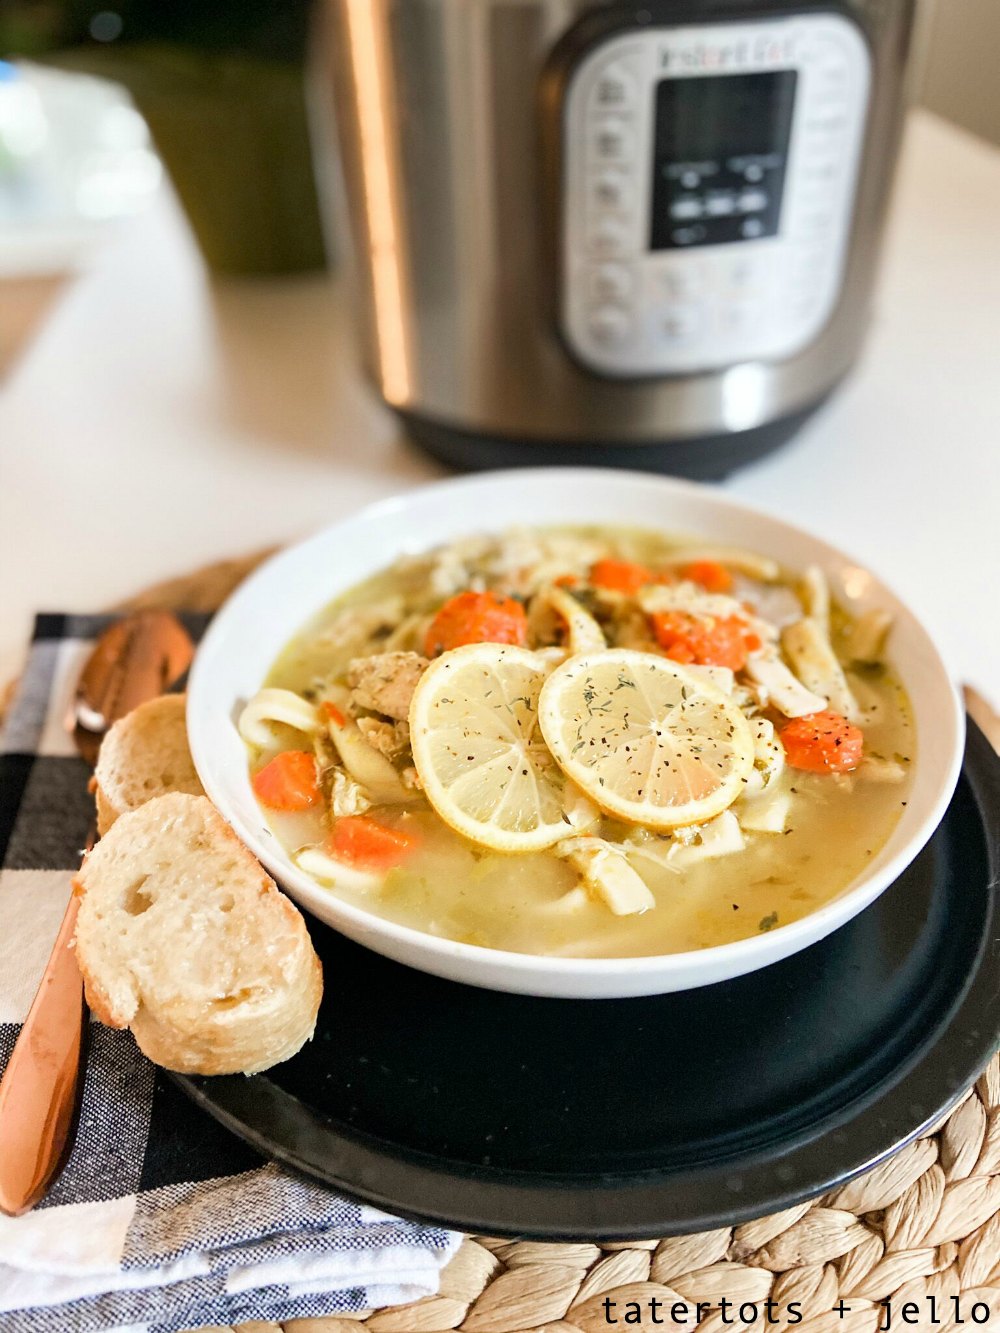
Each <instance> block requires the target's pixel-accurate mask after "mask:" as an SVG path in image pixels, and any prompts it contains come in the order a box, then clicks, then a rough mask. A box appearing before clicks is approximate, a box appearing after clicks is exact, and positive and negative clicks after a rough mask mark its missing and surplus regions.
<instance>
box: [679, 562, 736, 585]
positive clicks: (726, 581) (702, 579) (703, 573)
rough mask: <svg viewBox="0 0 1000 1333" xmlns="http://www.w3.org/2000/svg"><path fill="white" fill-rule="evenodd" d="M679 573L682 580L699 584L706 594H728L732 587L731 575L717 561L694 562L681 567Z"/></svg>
mask: <svg viewBox="0 0 1000 1333" xmlns="http://www.w3.org/2000/svg"><path fill="white" fill-rule="evenodd" d="M679 573H680V576H681V578H682V579H689V580H690V581H691V582H692V583H700V584H701V586H702V587H703V588H704V589H705V590H706V591H707V592H728V591H729V590H730V588H731V587H732V586H733V576H732V574H730V572H729V570H728V569H727V568H726V567H725V565H722V564H720V563H719V561H718V560H694V561H692V563H691V564H690V565H682V566H681V568H680V570H679Z"/></svg>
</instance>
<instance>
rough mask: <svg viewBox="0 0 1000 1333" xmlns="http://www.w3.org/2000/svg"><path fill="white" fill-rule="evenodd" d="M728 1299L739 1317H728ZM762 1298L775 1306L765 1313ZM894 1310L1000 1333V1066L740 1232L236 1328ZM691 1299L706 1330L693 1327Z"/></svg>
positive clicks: (847, 1330)
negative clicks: (878, 1159)
mask: <svg viewBox="0 0 1000 1333" xmlns="http://www.w3.org/2000/svg"><path fill="white" fill-rule="evenodd" d="M261 558H262V557H261V556H256V557H251V558H247V559H244V560H237V561H224V562H222V563H220V564H216V565H212V566H210V567H208V568H206V569H203V570H200V571H198V572H197V573H195V574H192V575H188V576H186V577H183V578H179V579H174V580H171V581H170V582H169V583H164V584H160V585H159V586H158V587H156V588H152V589H149V590H148V591H147V592H145V593H143V594H142V595H141V596H139V597H137V598H134V599H132V600H131V601H130V602H129V603H128V604H127V605H128V606H129V607H130V608H131V607H135V606H170V607H174V608H187V609H193V610H203V611H211V610H214V609H215V608H216V607H217V606H218V605H219V603H220V602H221V601H222V600H223V599H224V598H225V597H226V596H227V595H228V593H229V592H231V591H232V589H233V588H234V587H235V586H236V584H237V583H238V582H239V581H240V579H241V578H243V577H244V576H245V575H246V574H247V573H249V571H250V570H251V569H252V568H253V567H254V565H255V564H256V563H257V561H258V560H259V559H261ZM654 1297H655V1298H657V1300H658V1302H659V1304H658V1305H656V1306H654V1305H653V1304H652V1303H651V1302H652V1300H653V1298H654ZM723 1298H725V1299H726V1300H727V1301H730V1302H732V1306H733V1308H732V1309H729V1310H724V1309H723V1308H722V1305H721V1302H722V1300H723ZM931 1298H933V1301H932V1299H931ZM606 1300H610V1301H611V1302H612V1304H611V1306H610V1307H606V1305H605V1301H606ZM768 1300H770V1301H773V1302H774V1305H773V1306H772V1307H771V1308H770V1311H769V1312H768V1311H766V1307H765V1306H764V1302H765V1301H768ZM886 1300H889V1301H890V1302H891V1306H892V1308H893V1310H894V1311H895V1312H896V1313H895V1316H894V1323H893V1329H897V1330H906V1329H911V1328H912V1329H918V1330H921V1333H924V1331H926V1333H931V1330H935V1331H936V1333H940V1331H941V1330H947V1329H949V1328H951V1327H953V1326H957V1325H959V1324H960V1323H961V1322H962V1321H964V1322H965V1323H966V1324H967V1325H968V1328H969V1329H970V1330H975V1329H976V1328H982V1329H985V1330H987V1333H1000V1055H997V1056H994V1058H993V1060H992V1061H991V1063H990V1065H989V1066H988V1068H987V1069H986V1071H985V1072H984V1073H983V1075H982V1076H981V1077H980V1078H979V1079H978V1081H977V1082H976V1084H975V1086H974V1087H972V1088H970V1089H969V1090H968V1092H967V1093H966V1095H965V1097H964V1098H963V1099H962V1101H961V1102H960V1103H959V1105H958V1106H956V1107H955V1108H954V1109H953V1110H952V1111H951V1112H950V1113H949V1115H947V1116H946V1117H944V1118H943V1119H942V1121H941V1122H940V1123H939V1124H938V1125H937V1126H935V1127H934V1128H932V1130H931V1131H929V1132H928V1133H927V1134H926V1135H925V1136H924V1137H922V1138H920V1139H918V1140H916V1141H915V1142H913V1143H911V1144H910V1145H909V1146H908V1147H906V1148H904V1149H902V1151H900V1152H899V1153H897V1154H896V1155H895V1156H894V1157H892V1158H891V1159H890V1160H889V1161H887V1162H885V1163H883V1164H882V1165H881V1166H880V1167H878V1168H876V1170H874V1171H872V1172H870V1173H868V1174H867V1175H864V1176H860V1177H859V1178H858V1179H856V1180H853V1181H851V1182H850V1183H849V1184H847V1185H845V1186H843V1187H842V1188H841V1189H838V1190H835V1191H834V1192H833V1193H832V1194H828V1195H826V1196H824V1197H822V1198H820V1199H815V1200H812V1201H811V1202H809V1203H803V1204H798V1205H797V1206H796V1207H794V1208H789V1209H786V1210H785V1211H783V1212H780V1213H774V1214H772V1215H771V1216H769V1217H762V1218H760V1219H758V1220H757V1221H754V1222H747V1223H744V1224H743V1225H742V1226H738V1227H722V1228H720V1229H719V1230H716V1231H707V1232H702V1233H700V1234H697V1235H689V1236H672V1237H668V1238H667V1239H665V1240H648V1241H632V1242H627V1243H615V1244H604V1245H593V1244H557V1243H552V1242H536V1241H509V1240H498V1239H495V1238H491V1237H488V1236H470V1237H468V1238H467V1239H466V1240H465V1242H464V1243H463V1245H462V1247H461V1249H460V1250H459V1252H458V1254H457V1255H456V1256H455V1258H454V1259H453V1260H452V1261H451V1263H450V1264H449V1265H448V1266H447V1268H445V1270H444V1271H443V1273H442V1274H441V1288H440V1291H439V1293H438V1295H437V1296H431V1297H428V1298H426V1299H424V1300H421V1301H417V1302H415V1303H413V1304H411V1305H401V1306H394V1307H392V1308H391V1309H387V1310H378V1311H375V1312H374V1313H367V1314H365V1313H362V1314H357V1315H352V1316H350V1317H349V1318H344V1317H340V1318H335V1319H334V1318H331V1319H298V1320H293V1321H291V1322H289V1323H286V1324H284V1325H280V1326H279V1325H278V1324H275V1323H270V1322H267V1321H256V1322H251V1323H245V1324H240V1325H239V1326H238V1328H239V1330H240V1333H274V1331H275V1330H277V1329H279V1327H281V1328H284V1329H285V1330H289V1331H290V1333H360V1330H361V1329H367V1330H369V1331H370V1333H447V1330H452V1329H461V1330H462V1331H463V1333H609V1330H614V1329H621V1330H626V1329H643V1330H649V1329H652V1328H657V1329H663V1328H673V1329H675V1330H676V1329H684V1330H686V1331H687V1333H692V1331H693V1330H694V1329H695V1328H697V1333H729V1330H734V1333H744V1330H745V1329H746V1327H747V1326H748V1325H747V1324H744V1323H740V1322H736V1321H737V1318H738V1316H737V1311H738V1308H739V1306H740V1305H742V1304H743V1303H745V1302H746V1303H749V1304H751V1305H754V1306H755V1307H756V1309H757V1315H758V1317H757V1319H756V1322H754V1323H753V1324H752V1325H750V1327H752V1328H753V1329H754V1330H764V1331H765V1333H768V1331H769V1330H775V1331H776V1333H784V1330H786V1329H789V1328H792V1327H797V1329H799V1330H800V1331H801V1333H877V1330H878V1328H879V1326H880V1325H882V1324H884V1321H885V1312H884V1310H883V1308H882V1305H881V1302H883V1301H886ZM698 1302H702V1303H703V1305H702V1310H701V1313H702V1314H703V1315H704V1316H705V1317H704V1318H702V1319H701V1321H700V1322H699V1323H696V1315H695V1310H694V1307H695V1306H696V1304H697V1303H698ZM793 1302H794V1303H795V1305H794V1306H793ZM907 1302H913V1306H912V1307H908V1308H909V1319H908V1320H907V1321H906V1322H904V1321H903V1319H902V1317H901V1315H900V1311H901V1310H902V1307H903V1306H904V1304H906V1303H907ZM677 1303H681V1304H685V1303H686V1304H688V1305H690V1306H691V1312H690V1317H689V1322H683V1320H682V1318H681V1317H679V1316H678V1314H677V1313H676V1312H673V1307H674V1306H675V1305H676V1304H677ZM706 1306H709V1307H711V1309H709V1310H707V1311H706V1308H705V1307H706ZM790 1307H791V1309H790ZM630 1315H631V1316H633V1317H631V1318H630V1317H629V1316H630ZM636 1315H638V1316H639V1317H638V1318H637V1317H634V1316H636ZM772 1315H773V1316H774V1317H773V1318H771V1316H772ZM609 1316H610V1317H609ZM796 1316H797V1317H796ZM615 1321H617V1322H615ZM202 1333H215V1331H214V1330H202ZM220 1333H222V1331H220Z"/></svg>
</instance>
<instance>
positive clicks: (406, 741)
mask: <svg viewBox="0 0 1000 1333" xmlns="http://www.w3.org/2000/svg"><path fill="white" fill-rule="evenodd" d="M358 731H360V732H361V734H362V736H364V738H365V740H366V741H367V742H368V744H369V745H371V746H372V747H373V748H374V749H376V750H378V752H379V754H384V755H385V757H386V759H398V758H399V757H400V755H403V754H405V753H406V751H407V750H408V749H409V748H410V726H409V723H407V722H383V721H382V719H381V718H377V717H359V718H358Z"/></svg>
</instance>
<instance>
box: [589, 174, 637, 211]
mask: <svg viewBox="0 0 1000 1333" xmlns="http://www.w3.org/2000/svg"><path fill="white" fill-rule="evenodd" d="M593 202H594V203H595V204H596V205H597V207H598V208H610V209H614V210H615V211H616V212H625V211H627V210H628V209H629V208H630V207H631V205H632V188H631V184H630V181H629V178H628V176H626V175H625V173H624V172H619V171H604V172H602V173H601V174H600V175H599V176H596V177H595V178H594V185H593Z"/></svg>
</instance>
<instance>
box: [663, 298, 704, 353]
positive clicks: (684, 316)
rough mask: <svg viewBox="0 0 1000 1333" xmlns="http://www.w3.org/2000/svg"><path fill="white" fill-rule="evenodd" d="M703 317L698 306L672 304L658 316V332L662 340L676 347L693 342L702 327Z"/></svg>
mask: <svg viewBox="0 0 1000 1333" xmlns="http://www.w3.org/2000/svg"><path fill="white" fill-rule="evenodd" d="M704 323H705V319H704V314H703V312H702V309H701V307H700V306H696V305H686V306H683V305H681V306H673V307H671V309H669V310H666V311H664V312H663V314H662V315H661V316H660V319H659V326H660V334H661V336H662V337H663V339H664V341H665V342H667V343H669V344H671V346H674V347H678V346H681V345H683V344H686V343H691V342H694V340H695V339H696V338H697V337H698V335H699V334H700V333H701V331H702V328H703V327H704Z"/></svg>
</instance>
